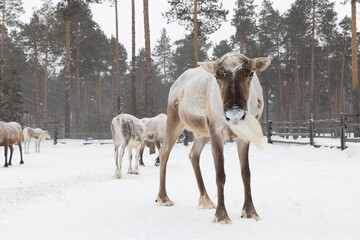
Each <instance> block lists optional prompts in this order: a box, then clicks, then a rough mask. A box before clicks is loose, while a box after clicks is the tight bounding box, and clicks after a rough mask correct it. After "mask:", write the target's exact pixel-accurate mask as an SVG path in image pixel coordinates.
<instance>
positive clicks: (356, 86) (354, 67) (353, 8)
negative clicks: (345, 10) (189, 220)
mask: <svg viewBox="0 0 360 240" xmlns="http://www.w3.org/2000/svg"><path fill="white" fill-rule="evenodd" d="M351 33H352V37H351V39H352V40H351V58H352V97H353V114H354V115H358V116H357V118H356V119H357V122H358V123H359V120H360V116H359V82H358V65H357V58H358V57H357V41H356V39H357V36H356V0H351ZM359 136H360V129H356V130H355V137H359Z"/></svg>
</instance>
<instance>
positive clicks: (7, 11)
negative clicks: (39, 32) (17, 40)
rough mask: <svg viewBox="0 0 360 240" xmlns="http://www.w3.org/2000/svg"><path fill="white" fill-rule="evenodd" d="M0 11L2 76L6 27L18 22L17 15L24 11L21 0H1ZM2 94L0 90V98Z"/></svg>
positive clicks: (2, 74) (1, 72)
mask: <svg viewBox="0 0 360 240" xmlns="http://www.w3.org/2000/svg"><path fill="white" fill-rule="evenodd" d="M0 11H1V13H2V24H1V25H2V26H1V63H0V75H1V77H2V78H4V42H5V34H6V33H5V32H6V30H7V28H8V27H14V26H17V25H18V24H19V16H20V15H21V14H23V13H24V8H23V3H22V0H2V1H0ZM2 95H3V93H2V92H0V98H1V97H2Z"/></svg>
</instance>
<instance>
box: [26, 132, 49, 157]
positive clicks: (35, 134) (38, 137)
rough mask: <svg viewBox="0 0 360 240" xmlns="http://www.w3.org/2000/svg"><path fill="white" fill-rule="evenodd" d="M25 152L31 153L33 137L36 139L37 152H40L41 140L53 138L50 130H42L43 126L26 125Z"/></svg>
mask: <svg viewBox="0 0 360 240" xmlns="http://www.w3.org/2000/svg"><path fill="white" fill-rule="evenodd" d="M23 136H24V145H25V153H27V154H29V153H30V152H29V147H30V141H31V139H35V152H40V142H43V141H45V139H51V136H50V134H49V131H47V130H42V129H41V128H31V127H26V128H24V130H23ZM26 145H27V147H26Z"/></svg>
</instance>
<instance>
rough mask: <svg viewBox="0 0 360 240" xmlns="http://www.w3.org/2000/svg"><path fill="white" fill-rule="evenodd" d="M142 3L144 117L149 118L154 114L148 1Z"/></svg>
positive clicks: (144, 0)
mask: <svg viewBox="0 0 360 240" xmlns="http://www.w3.org/2000/svg"><path fill="white" fill-rule="evenodd" d="M143 3H144V31H145V34H144V35H145V52H146V55H145V57H146V62H145V63H146V72H145V86H146V94H145V104H146V106H147V107H146V110H147V113H146V116H147V117H151V116H152V115H153V112H154V96H153V87H152V69H151V49H150V27H149V1H148V0H143Z"/></svg>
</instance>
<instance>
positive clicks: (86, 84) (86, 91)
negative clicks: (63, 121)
mask: <svg viewBox="0 0 360 240" xmlns="http://www.w3.org/2000/svg"><path fill="white" fill-rule="evenodd" d="M87 100H88V81H87V80H86V78H84V118H85V119H86V120H87V119H88V101H87Z"/></svg>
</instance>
